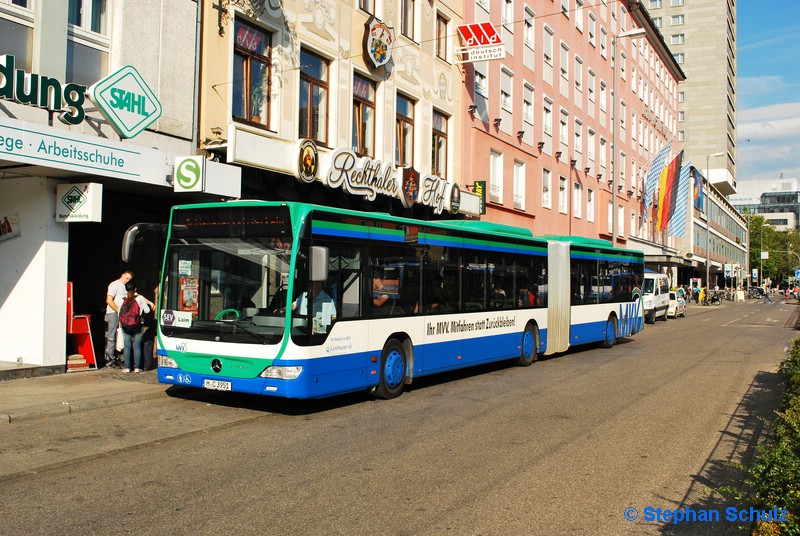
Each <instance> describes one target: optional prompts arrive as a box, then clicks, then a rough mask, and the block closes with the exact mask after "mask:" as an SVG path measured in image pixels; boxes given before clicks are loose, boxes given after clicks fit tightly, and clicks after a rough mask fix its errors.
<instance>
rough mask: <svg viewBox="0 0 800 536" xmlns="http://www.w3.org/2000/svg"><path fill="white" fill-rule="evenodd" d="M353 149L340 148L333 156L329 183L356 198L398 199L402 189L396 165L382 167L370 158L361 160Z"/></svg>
mask: <svg viewBox="0 0 800 536" xmlns="http://www.w3.org/2000/svg"><path fill="white" fill-rule="evenodd" d="M358 159H359V157H358V156H357V155H356V154H355V153H354V152H353V151H351V150H349V149H338V150H336V151H334V152H333V154H332V155H331V167H330V169H329V170H328V174H327V176H326V183H327V185H328V186H330V187H331V188H341V189H343V190H344V191H346V192H348V193H351V194H353V195H359V196H361V197H364V198H365V199H367V200H368V201H375V198H376V197H377V196H378V195H385V196H388V197H398V192H399V188H398V185H397V179H396V178H395V173H394V166H392V165H391V164H382V163H381V161H380V160H373V159H372V158H370V157H363V158H361V162H360V163H359V161H358Z"/></svg>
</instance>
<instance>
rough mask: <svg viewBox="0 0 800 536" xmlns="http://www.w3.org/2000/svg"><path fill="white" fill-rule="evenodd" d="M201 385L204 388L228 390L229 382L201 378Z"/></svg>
mask: <svg viewBox="0 0 800 536" xmlns="http://www.w3.org/2000/svg"><path fill="white" fill-rule="evenodd" d="M203 387H205V388H206V389H214V390H215V391H230V390H231V382H223V381H220V380H203Z"/></svg>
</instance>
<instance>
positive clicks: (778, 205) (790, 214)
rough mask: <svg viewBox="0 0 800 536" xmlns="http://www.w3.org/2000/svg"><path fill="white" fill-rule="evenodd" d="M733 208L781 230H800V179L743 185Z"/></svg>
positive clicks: (733, 197)
mask: <svg viewBox="0 0 800 536" xmlns="http://www.w3.org/2000/svg"><path fill="white" fill-rule="evenodd" d="M729 199H730V202H731V204H733V206H734V208H735V209H736V210H738V211H739V213H741V214H759V215H762V216H764V218H765V219H766V222H767V223H769V224H770V225H773V226H775V228H777V229H780V230H790V229H800V188H798V186H797V179H786V178H784V177H783V174H781V176H780V178H779V179H778V180H777V181H776V180H760V181H758V180H756V181H742V182H740V183H739V190H738V191H737V192H736V195H733V196H731V197H730V198H729Z"/></svg>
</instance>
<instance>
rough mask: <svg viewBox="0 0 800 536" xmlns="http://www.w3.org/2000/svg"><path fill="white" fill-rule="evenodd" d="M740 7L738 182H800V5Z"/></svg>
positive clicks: (788, 1) (785, 1) (751, 1)
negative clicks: (772, 180) (798, 180)
mask: <svg viewBox="0 0 800 536" xmlns="http://www.w3.org/2000/svg"><path fill="white" fill-rule="evenodd" d="M736 5H737V30H738V33H737V38H738V43H737V44H738V46H737V48H738V57H737V60H738V73H737V74H738V76H737V83H738V88H737V90H738V91H737V97H738V99H737V137H738V140H737V151H736V152H737V155H736V156H737V159H736V175H737V177H736V179H737V181H743V180H749V179H774V180H778V179H779V178H780V176H781V173H782V174H783V176H784V177H785V178H796V179H800V2H798V1H797V0H769V1H763V0H739V1H738V2H736Z"/></svg>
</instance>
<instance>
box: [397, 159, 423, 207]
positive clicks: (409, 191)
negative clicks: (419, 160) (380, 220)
mask: <svg viewBox="0 0 800 536" xmlns="http://www.w3.org/2000/svg"><path fill="white" fill-rule="evenodd" d="M400 181H401V182H400V192H401V196H400V201H402V203H403V206H404V207H406V208H411V207H412V206H414V203H416V202H417V197H419V171H417V170H416V169H414V168H412V167H404V168H403V169H402V170H401V176H400Z"/></svg>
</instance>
